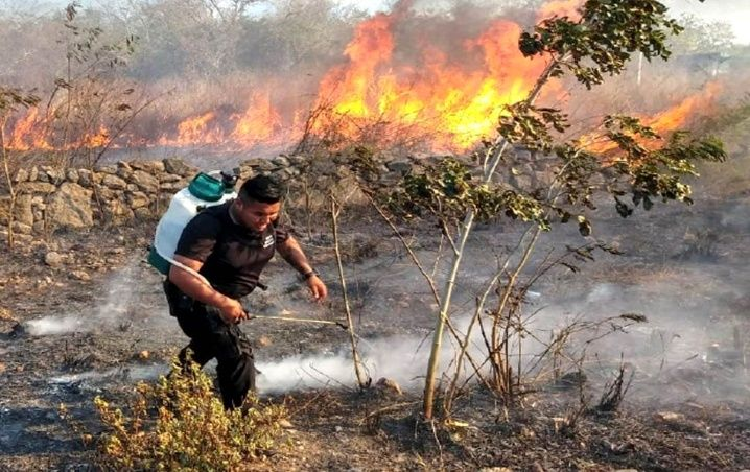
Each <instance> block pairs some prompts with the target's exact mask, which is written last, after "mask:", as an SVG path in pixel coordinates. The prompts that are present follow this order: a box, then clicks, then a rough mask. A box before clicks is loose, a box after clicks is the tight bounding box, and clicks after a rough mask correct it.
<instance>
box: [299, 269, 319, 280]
mask: <svg viewBox="0 0 750 472" xmlns="http://www.w3.org/2000/svg"><path fill="white" fill-rule="evenodd" d="M312 276H316V277H320V274H319V273H318V271H317V270H315V268H310V271H309V272H305V273H304V274H300V277H302V280H309V279H310V277H312Z"/></svg>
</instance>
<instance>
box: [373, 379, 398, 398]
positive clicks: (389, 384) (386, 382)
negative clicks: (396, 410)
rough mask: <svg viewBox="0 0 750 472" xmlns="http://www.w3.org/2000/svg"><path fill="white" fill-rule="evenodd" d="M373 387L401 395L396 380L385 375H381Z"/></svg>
mask: <svg viewBox="0 0 750 472" xmlns="http://www.w3.org/2000/svg"><path fill="white" fill-rule="evenodd" d="M375 387H377V388H378V389H380V390H382V391H385V392H390V393H395V394H396V395H401V394H402V393H403V392H402V391H401V386H400V385H399V384H398V382H396V381H395V380H393V379H388V378H385V377H381V378H380V380H378V381H377V382H376V383H375Z"/></svg>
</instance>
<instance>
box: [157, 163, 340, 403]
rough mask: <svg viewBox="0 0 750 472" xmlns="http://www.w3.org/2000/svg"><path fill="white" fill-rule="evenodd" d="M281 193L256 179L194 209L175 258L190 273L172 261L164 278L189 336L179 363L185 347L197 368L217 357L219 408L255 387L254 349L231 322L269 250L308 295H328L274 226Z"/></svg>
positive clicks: (263, 179)
mask: <svg viewBox="0 0 750 472" xmlns="http://www.w3.org/2000/svg"><path fill="white" fill-rule="evenodd" d="M282 196H283V188H282V187H281V185H280V184H279V183H277V182H276V181H275V180H274V179H273V178H271V177H267V176H257V177H254V178H252V179H250V180H248V181H247V182H245V183H244V184H243V185H242V187H240V190H239V192H238V197H237V198H235V199H234V200H231V201H229V202H227V203H224V204H222V205H217V206H213V207H209V208H207V209H205V210H203V211H202V212H200V213H199V214H198V215H196V216H195V217H194V218H193V219H191V220H190V222H189V223H188V225H187V226H186V227H185V229H184V231H183V233H182V236H181V237H180V241H179V243H178V245H177V250H176V251H175V255H174V260H175V261H176V262H178V263H180V264H182V265H184V266H186V267H188V268H190V269H191V270H186V269H185V268H181V267H179V266H176V265H172V267H171V268H170V270H169V276H168V279H167V280H166V281H165V283H164V290H165V292H166V295H167V301H168V302H169V309H170V313H171V314H172V315H173V316H176V317H177V320H178V321H179V324H180V327H181V328H182V330H183V331H184V332H185V334H186V335H188V336H189V337H190V344H188V345H187V347H185V348H184V349H183V350H182V352H181V353H180V359H181V360H182V361H183V363H184V362H186V359H187V357H188V350H189V351H191V353H192V359H193V361H195V362H197V363H198V364H200V365H201V366H203V365H204V364H205V363H206V362H208V361H209V360H211V359H212V358H214V357H215V358H216V359H217V362H218V364H217V367H216V371H217V376H218V379H219V390H220V392H221V397H222V400H223V402H224V406H225V407H226V408H236V407H239V406H241V405H242V402H243V401H244V400H245V397H246V396H247V394H248V392H249V391H251V390H254V389H255V373H256V371H255V363H254V359H253V352H252V349H251V347H250V342H249V340H248V339H247V337H246V336H245V334H244V333H243V332H242V331H241V330H240V328H239V326H238V323H239V322H240V321H241V320H243V319H245V318H246V317H247V313H246V312H245V310H244V309H243V307H242V305H241V304H240V301H239V300H240V299H241V298H242V297H244V296H246V295H248V294H249V293H250V292H252V291H253V289H254V288H255V287H256V286H258V283H259V282H258V279H259V277H260V273H261V271H262V270H263V267H264V266H265V265H266V263H267V262H268V261H269V260H271V258H272V257H273V256H274V253H276V252H278V253H279V254H280V255H281V256H282V257H283V258H284V260H286V261H287V262H288V263H289V264H290V265H292V266H293V267H294V268H296V269H297V271H299V273H300V275H301V277H302V278H303V279H304V280H305V281H306V283H307V286H308V288H309V289H310V292H311V293H312V296H313V298H314V299H315V300H318V301H322V300H324V299H325V298H326V295H327V291H328V290H327V288H326V286H325V284H324V283H323V281H322V280H320V278H319V277H318V275H317V273H316V272H315V270H314V269H313V268H312V267H311V266H310V264H309V263H308V261H307V258H306V257H305V254H304V253H303V252H302V249H301V247H300V245H299V243H298V242H297V240H296V239H295V238H294V237H292V236H291V235H289V234H288V233H287V232H286V231H285V230H284V229H282V228H280V227H278V226H277V220H278V216H279V211H280V209H281V199H282ZM197 274H200V276H198V275H197ZM207 282H208V283H210V285H208V284H207Z"/></svg>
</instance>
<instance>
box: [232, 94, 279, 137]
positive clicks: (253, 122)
mask: <svg viewBox="0 0 750 472" xmlns="http://www.w3.org/2000/svg"><path fill="white" fill-rule="evenodd" d="M232 118H233V119H234V120H236V121H237V123H236V125H235V127H234V131H233V132H232V134H231V136H230V137H231V139H232V141H234V142H236V143H238V144H240V145H242V146H244V147H252V146H255V145H257V144H261V143H269V142H272V141H273V140H274V139H275V138H276V137H278V136H279V135H280V134H281V133H282V131H283V126H284V125H283V122H282V119H281V115H280V114H279V113H278V112H277V111H276V109H275V108H274V106H273V104H272V103H271V100H270V98H269V95H268V94H267V93H266V94H260V93H258V94H255V95H254V96H253V98H252V100H251V101H250V107H249V108H248V109H247V111H245V113H244V114H242V115H235V116H233V117H232Z"/></svg>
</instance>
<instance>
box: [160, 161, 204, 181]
mask: <svg viewBox="0 0 750 472" xmlns="http://www.w3.org/2000/svg"><path fill="white" fill-rule="evenodd" d="M162 162H163V163H164V170H166V171H167V172H168V173H170V174H178V175H181V176H183V177H192V176H193V175H194V174H195V173H196V169H195V167H193V166H190V165H188V164H186V163H185V161H183V160H182V159H176V158H172V159H164V160H163V161H162Z"/></svg>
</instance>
